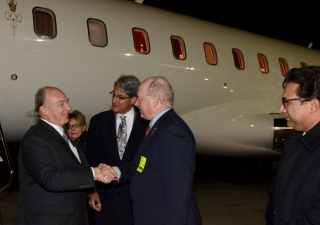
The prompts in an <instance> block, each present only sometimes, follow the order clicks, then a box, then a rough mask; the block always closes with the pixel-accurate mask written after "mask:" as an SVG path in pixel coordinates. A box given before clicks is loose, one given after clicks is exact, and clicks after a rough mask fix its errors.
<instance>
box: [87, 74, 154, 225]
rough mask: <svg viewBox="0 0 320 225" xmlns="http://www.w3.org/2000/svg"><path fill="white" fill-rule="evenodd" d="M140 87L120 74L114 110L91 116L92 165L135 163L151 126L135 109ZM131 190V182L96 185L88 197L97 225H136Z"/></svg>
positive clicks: (89, 147) (89, 143) (89, 149)
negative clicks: (136, 155) (147, 130)
mask: <svg viewBox="0 0 320 225" xmlns="http://www.w3.org/2000/svg"><path fill="white" fill-rule="evenodd" d="M139 85H140V82H139V80H138V79H137V77H135V76H132V75H121V76H120V77H119V79H118V80H117V81H116V82H115V83H114V89H113V91H111V92H110V97H111V100H112V109H111V110H109V111H105V112H101V113H99V114H97V115H95V116H93V117H92V119H91V121H90V125H89V130H88V136H87V147H86V157H87V159H88V162H89V165H99V164H100V163H102V162H104V163H106V164H108V165H112V166H115V167H118V166H121V165H125V164H127V163H129V162H131V161H132V160H133V158H134V156H135V154H136V151H137V149H138V147H139V144H140V142H141V141H142V139H143V137H144V135H145V132H146V129H147V127H148V121H147V120H144V119H142V118H141V117H140V113H139V111H138V110H137V108H136V107H134V106H133V105H134V104H135V102H136V100H137V90H138V87H139ZM118 174H120V171H119V170H118ZM120 175H121V174H120ZM129 187H130V185H129V182H125V183H121V184H118V183H117V182H113V183H111V184H107V185H100V184H98V183H97V184H96V191H95V192H93V193H91V194H90V195H89V204H90V206H91V207H92V209H93V210H95V212H94V219H95V225H100V224H101V225H105V224H118V225H133V215H132V206H131V199H130V190H129Z"/></svg>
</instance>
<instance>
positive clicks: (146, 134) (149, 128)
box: [144, 126, 151, 138]
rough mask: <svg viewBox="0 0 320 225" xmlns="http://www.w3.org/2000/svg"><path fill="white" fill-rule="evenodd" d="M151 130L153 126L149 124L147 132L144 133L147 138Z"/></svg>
mask: <svg viewBox="0 0 320 225" xmlns="http://www.w3.org/2000/svg"><path fill="white" fill-rule="evenodd" d="M150 130H151V127H150V126H148V128H147V130H146V133H145V134H144V138H146V137H147V136H148V134H149V132H150Z"/></svg>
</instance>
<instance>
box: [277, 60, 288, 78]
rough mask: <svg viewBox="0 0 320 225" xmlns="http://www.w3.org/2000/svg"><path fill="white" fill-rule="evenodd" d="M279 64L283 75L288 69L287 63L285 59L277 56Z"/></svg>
mask: <svg viewBox="0 0 320 225" xmlns="http://www.w3.org/2000/svg"><path fill="white" fill-rule="evenodd" d="M279 64H280V69H281V74H282V76H284V77H285V76H286V75H287V73H288V71H289V69H288V63H287V61H286V60H285V59H283V58H279Z"/></svg>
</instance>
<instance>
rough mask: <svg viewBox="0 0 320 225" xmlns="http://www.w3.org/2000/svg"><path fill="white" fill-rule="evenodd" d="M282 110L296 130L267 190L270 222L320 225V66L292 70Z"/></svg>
mask: <svg viewBox="0 0 320 225" xmlns="http://www.w3.org/2000/svg"><path fill="white" fill-rule="evenodd" d="M283 88H284V92H283V95H282V104H281V106H280V110H279V112H280V113H282V114H283V115H284V116H285V119H286V120H287V124H288V126H290V127H292V128H293V129H294V131H293V133H292V134H291V135H290V136H289V137H287V139H286V141H285V148H284V150H283V152H282V154H281V156H280V160H279V166H278V170H277V173H276V176H275V178H274V180H273V182H272V184H271V187H270V189H269V191H268V194H269V197H270V199H269V202H268V204H267V209H266V215H265V216H266V224H267V225H284V224H288V225H289V224H292V225H293V224H301V225H302V224H303V225H307V224H308V225H315V224H320V123H319V121H320V67H319V66H310V67H306V68H301V69H291V70H290V71H289V72H288V74H287V76H286V78H285V79H284V82H283Z"/></svg>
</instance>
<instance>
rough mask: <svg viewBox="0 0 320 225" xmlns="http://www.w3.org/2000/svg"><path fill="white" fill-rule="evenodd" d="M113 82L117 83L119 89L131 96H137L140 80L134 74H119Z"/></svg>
mask: <svg viewBox="0 0 320 225" xmlns="http://www.w3.org/2000/svg"><path fill="white" fill-rule="evenodd" d="M114 84H115V85H116V84H119V86H120V90H121V91H122V92H124V93H126V94H127V95H129V97H130V98H132V97H136V96H137V92H138V88H139V85H140V81H139V80H138V78H137V77H136V76H134V75H121V76H120V77H119V78H118V80H117V81H116V82H114Z"/></svg>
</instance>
